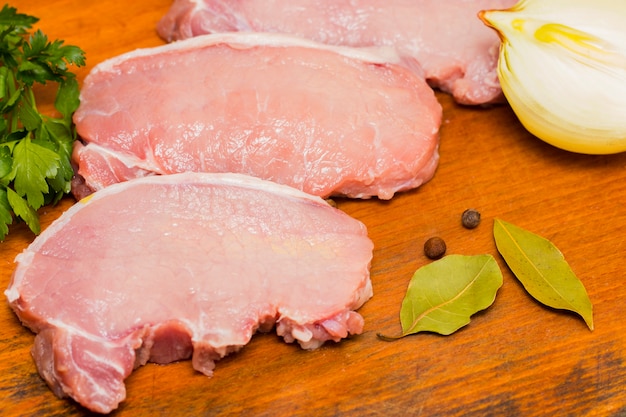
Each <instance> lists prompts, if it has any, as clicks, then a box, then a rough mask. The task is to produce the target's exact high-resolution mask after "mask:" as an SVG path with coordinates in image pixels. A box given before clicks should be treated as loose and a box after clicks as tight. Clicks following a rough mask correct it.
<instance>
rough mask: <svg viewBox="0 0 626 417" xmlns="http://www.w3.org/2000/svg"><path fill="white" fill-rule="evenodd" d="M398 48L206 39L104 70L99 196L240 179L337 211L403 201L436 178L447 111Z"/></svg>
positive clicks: (94, 132) (88, 119) (94, 98)
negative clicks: (155, 183)
mask: <svg viewBox="0 0 626 417" xmlns="http://www.w3.org/2000/svg"><path fill="white" fill-rule="evenodd" d="M400 60H401V58H400V57H399V56H398V55H397V53H396V52H395V50H393V48H366V49H356V48H347V47H336V46H329V45H324V44H319V43H316V42H313V41H309V40H305V39H301V38H297V37H293V36H286V35H283V34H260V33H227V34H217V35H204V36H200V37H196V38H193V39H189V40H185V41H179V42H174V43H172V44H167V45H163V46H159V47H156V48H152V49H145V50H138V51H133V52H130V53H128V54H124V55H122V56H119V57H116V58H113V59H111V60H108V61H105V62H103V63H101V64H99V65H97V66H96V67H95V68H94V69H93V70H92V71H91V72H90V74H89V75H88V76H87V77H86V79H85V82H84V85H83V88H82V90H81V104H80V107H79V108H78V110H77V111H76V113H75V115H74V120H75V122H76V127H77V130H78V133H79V135H80V137H81V139H82V141H83V142H84V143H85V145H84V146H83V145H80V144H78V145H77V146H76V148H75V152H74V161H75V163H76V164H77V165H78V169H79V171H78V172H79V174H80V175H81V176H82V177H83V178H84V179H85V181H86V185H87V187H88V188H89V189H92V190H97V189H100V188H103V187H105V186H107V185H110V184H112V183H116V182H119V181H124V180H128V179H131V178H135V177H139V176H145V175H151V174H169V173H176V172H183V171H204V172H238V173H243V174H247V175H253V176H257V177H260V178H263V179H268V180H272V181H275V182H279V183H283V184H287V185H291V186H293V187H295V188H298V189H301V190H303V191H305V192H307V193H310V194H314V195H319V196H322V197H328V196H330V195H345V196H348V197H355V198H369V197H372V196H377V197H379V198H382V199H389V198H391V197H392V196H393V195H394V193H395V192H397V191H403V190H408V189H412V188H415V187H418V186H419V185H421V184H422V183H424V182H425V181H428V180H429V179H430V178H431V177H432V176H433V174H434V172H435V169H436V167H437V163H438V160H439V155H438V143H439V127H440V124H441V116H442V109H441V106H440V105H439V103H438V102H437V100H436V97H435V95H434V93H433V91H432V90H431V89H430V88H429V87H428V85H427V84H426V83H425V81H424V80H423V79H422V78H421V77H419V76H418V75H416V74H415V73H414V72H412V71H410V70H409V69H407V68H406V67H404V66H401V65H398V63H399V62H400Z"/></svg>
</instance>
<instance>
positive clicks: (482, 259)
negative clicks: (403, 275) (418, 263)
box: [379, 255, 502, 340]
mask: <svg viewBox="0 0 626 417" xmlns="http://www.w3.org/2000/svg"><path fill="white" fill-rule="evenodd" d="M501 286H502V273H501V271H500V268H499V267H498V264H497V262H496V261H495V259H494V258H493V256H491V255H474V256H466V255H448V256H445V257H443V258H441V259H439V260H437V261H434V262H432V263H430V264H428V265H426V266H423V267H421V268H420V269H418V270H417V271H416V272H415V274H414V275H413V277H412V278H411V281H410V282H409V286H408V289H407V292H406V295H405V297H404V300H403V301H402V307H401V310H400V322H401V324H402V335H400V336H396V337H388V336H383V335H380V334H379V337H381V338H382V339H385V340H393V339H397V338H400V337H404V336H407V335H409V334H414V333H418V332H435V333H439V334H442V335H449V334H451V333H454V332H455V331H457V330H458V329H460V328H461V327H463V326H465V325H467V324H468V323H469V322H470V317H471V316H472V315H473V314H475V313H477V312H479V311H481V310H484V309H486V308H487V307H489V306H490V305H491V304H493V302H494V300H495V297H496V293H497V291H498V289H499V288H500V287H501Z"/></svg>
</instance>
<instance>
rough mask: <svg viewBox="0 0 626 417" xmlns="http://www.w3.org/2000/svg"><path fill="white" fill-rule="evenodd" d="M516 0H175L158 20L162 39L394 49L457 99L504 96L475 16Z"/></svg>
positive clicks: (492, 52)
mask: <svg viewBox="0 0 626 417" xmlns="http://www.w3.org/2000/svg"><path fill="white" fill-rule="evenodd" d="M516 2H517V1H516V0H387V1H380V0H357V1H327V2H321V3H320V2H319V1H315V0H174V3H173V4H172V6H171V8H170V10H169V11H168V13H167V14H166V15H165V16H164V17H163V18H162V19H161V21H160V22H159V23H158V25H157V30H158V32H159V34H160V36H161V37H162V38H163V39H165V40H167V41H172V40H180V39H186V38H189V37H193V36H197V35H201V34H206V33H214V32H228V31H259V32H282V33H290V34H294V35H298V36H303V37H306V38H308V39H313V40H316V41H318V42H325V43H328V44H333V45H347V46H373V45H379V46H380V45H387V46H395V47H396V48H398V50H399V51H400V53H401V54H402V55H404V56H406V57H411V58H413V59H416V60H417V61H418V62H419V64H421V66H422V67H423V71H424V76H425V77H426V79H427V80H428V82H429V83H430V84H431V85H432V86H433V87H437V88H440V89H441V90H443V91H446V92H448V93H451V94H452V95H453V96H454V98H455V100H457V101H458V102H459V103H462V104H484V103H489V102H493V101H500V100H503V96H502V94H501V90H500V84H499V82H498V79H497V75H496V64H497V60H498V48H499V45H500V41H499V39H498V37H497V35H496V33H495V32H494V31H492V30H491V29H489V28H487V27H486V26H485V25H484V24H483V23H482V22H481V21H480V20H479V19H478V16H477V14H478V12H479V11H480V10H484V9H504V8H509V7H512V6H513V5H514V4H515V3H516Z"/></svg>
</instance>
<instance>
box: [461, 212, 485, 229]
mask: <svg viewBox="0 0 626 417" xmlns="http://www.w3.org/2000/svg"><path fill="white" fill-rule="evenodd" d="M461 223H462V224H463V227H465V228H466V229H473V228H475V227H476V226H478V224H479V223H480V212H478V211H477V210H474V209H467V210H465V211H464V212H463V215H462V216H461Z"/></svg>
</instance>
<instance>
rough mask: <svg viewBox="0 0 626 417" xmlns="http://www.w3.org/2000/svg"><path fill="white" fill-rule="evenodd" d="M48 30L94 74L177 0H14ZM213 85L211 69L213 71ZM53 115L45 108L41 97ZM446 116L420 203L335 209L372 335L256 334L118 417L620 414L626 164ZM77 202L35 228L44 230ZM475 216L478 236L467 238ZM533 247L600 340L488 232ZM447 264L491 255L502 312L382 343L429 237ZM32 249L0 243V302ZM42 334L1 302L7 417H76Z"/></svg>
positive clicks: (128, 405) (456, 110)
mask: <svg viewBox="0 0 626 417" xmlns="http://www.w3.org/2000/svg"><path fill="white" fill-rule="evenodd" d="M11 5H13V6H15V7H17V8H18V10H19V11H21V12H24V13H29V14H32V15H35V16H38V17H39V18H40V19H41V20H40V22H39V23H38V24H37V27H39V28H41V29H43V30H44V32H45V33H46V34H48V35H49V37H50V38H61V39H64V40H65V41H66V43H70V44H74V45H79V46H81V47H82V48H83V49H84V50H85V51H86V54H87V66H86V67H85V68H81V69H79V70H77V74H78V77H79V80H80V81H82V79H83V78H84V76H85V75H86V74H87V72H88V71H89V69H90V68H92V67H93V66H94V65H95V64H97V63H98V62H100V61H102V60H104V59H106V58H108V57H111V56H114V55H117V54H120V53H123V52H126V51H129V50H132V49H135V48H138V47H148V46H154V45H159V44H162V43H163V42H162V40H161V39H159V38H158V37H157V35H156V32H155V24H156V22H157V21H158V20H159V18H160V17H161V16H162V15H163V14H164V13H165V12H166V10H167V9H168V7H169V5H170V0H153V1H150V2H148V1H147V0H135V1H126V2H117V1H113V0H100V1H97V2H85V1H82V0H49V1H45V2H44V1H33V0H20V1H14V2H12V3H11ZM208 70H210V69H208ZM43 96H44V97H43V99H42V100H43V102H44V103H45V102H46V98H47V99H48V100H47V103H48V104H50V103H51V97H46V96H45V92H44V93H43ZM438 98H439V99H440V100H441V102H442V105H443V106H444V123H443V126H442V129H441V148H440V150H441V162H440V166H439V168H438V171H437V173H436V175H435V177H434V179H433V180H432V181H431V182H429V183H427V184H426V185H424V186H422V187H421V188H419V189H418V190H415V191H412V192H407V193H403V194H401V195H398V196H397V197H395V198H394V199H393V200H391V201H388V202H382V201H378V200H370V201H346V200H339V201H338V204H339V208H341V209H342V210H345V211H346V212H347V213H349V214H350V215H352V216H354V217H355V218H357V219H359V220H361V221H362V222H364V223H365V224H366V225H367V227H368V229H369V234H370V237H371V239H372V240H373V241H374V244H375V251H374V260H373V263H372V270H371V276H372V281H373V287H374V297H373V298H372V299H371V300H370V301H369V302H367V303H366V304H365V306H363V307H362V308H361V310H360V313H361V314H362V315H363V317H364V318H365V331H364V333H363V334H362V335H360V336H357V337H353V338H351V339H349V340H346V341H343V342H341V343H339V344H328V345H325V346H323V347H322V348H320V349H319V350H316V351H312V352H308V351H304V350H301V349H300V348H299V347H298V346H297V345H289V344H285V343H283V342H282V340H281V339H280V338H278V337H277V336H276V335H275V334H272V333H270V334H263V335H257V336H255V337H254V338H253V340H252V341H251V343H250V344H249V345H247V346H246V347H244V348H243V349H242V350H241V351H240V352H238V353H236V354H232V355H230V356H229V357H227V358H225V359H223V360H221V361H219V362H218V363H217V368H216V370H215V375H214V377H212V378H208V377H206V376H203V375H201V374H200V373H198V372H195V371H194V370H193V369H192V367H191V363H190V362H188V361H183V362H179V363H173V364H169V365H154V364H148V365H146V366H144V367H142V368H140V369H137V370H136V371H134V372H133V374H132V375H131V376H130V377H129V378H128V379H127V391H128V392H127V399H126V401H125V402H123V403H122V404H121V406H120V408H119V409H118V410H117V411H115V412H113V413H112V415H115V416H161V415H163V416H166V415H167V416H173V415H181V416H225V415H240V416H282V415H285V416H343V415H355V416H356V415H359V416H405V415H413V416H446V417H449V416H610V417H618V416H626V390H625V389H624V385H625V384H626V362H625V361H626V319H625V318H624V314H625V313H624V310H625V309H624V297H625V296H626V285H624V281H625V270H626V266H625V265H624V253H625V252H626V205H625V204H624V203H625V201H626V154H619V155H612V156H587V155H578V154H572V153H568V152H565V151H561V150H559V149H556V148H553V147H551V146H550V145H547V144H545V143H543V142H541V141H539V140H537V139H536V138H534V137H533V136H531V135H530V134H528V133H527V132H526V131H525V130H524V129H523V128H522V126H521V125H520V124H519V122H518V121H517V119H516V117H515V115H514V114H513V113H512V111H511V110H510V108H509V107H508V106H506V105H502V106H497V107H492V108H467V107H461V106H459V105H456V104H454V103H453V102H452V101H451V99H450V97H448V96H447V95H444V94H438ZM73 203H74V201H73V200H72V199H71V198H66V199H64V200H63V201H62V202H61V203H60V204H59V205H58V206H56V207H45V208H43V209H42V210H41V211H40V213H41V218H42V223H43V227H45V226H47V225H48V224H49V223H50V222H51V221H53V220H54V219H55V218H56V217H58V216H59V214H60V213H61V212H62V211H64V210H66V209H67V208H68V207H69V206H70V205H72V204H73ZM468 207H474V208H476V209H478V210H479V211H480V212H481V213H482V223H481V224H480V226H479V227H478V228H476V229H474V230H466V229H464V228H463V227H462V226H461V223H460V216H461V213H462V212H463V210H465V209H466V208H468ZM496 217H497V218H501V219H503V220H506V221H509V222H512V223H514V224H516V225H518V226H521V227H523V228H526V229H528V230H531V231H533V232H535V233H537V234H540V235H542V236H544V237H546V238H548V239H550V240H551V241H552V242H553V243H555V244H556V245H557V246H558V247H559V248H560V249H561V251H562V252H563V253H564V255H565V257H566V259H567V260H568V261H569V263H570V265H571V266H572V268H573V270H574V271H575V273H576V274H577V275H578V277H579V278H580V279H581V280H582V281H583V283H584V285H585V286H586V288H587V291H588V293H589V296H590V298H591V300H592V302H593V305H594V319H595V330H594V331H593V332H592V331H590V330H589V329H588V328H587V327H586V325H585V323H584V322H583V321H582V320H581V319H580V318H579V317H577V316H575V315H573V314H569V313H566V312H562V311H556V310H552V309H549V308H546V307H543V306H541V305H539V304H538V303H536V302H534V301H533V300H532V299H531V298H530V297H529V296H528V294H526V292H525V291H524V289H523V287H522V286H521V285H520V284H519V283H518V282H517V281H516V280H515V278H514V277H513V275H512V274H511V272H510V271H509V270H508V269H507V267H506V264H505V263H504V261H503V260H502V259H501V258H500V257H499V256H498V254H497V252H496V249H495V245H494V242H493V237H492V227H493V220H494V218H496ZM435 235H437V236H440V237H442V238H444V239H445V241H446V242H447V245H448V253H457V254H466V255H471V254H482V253H489V254H492V255H494V256H495V257H496V259H497V260H498V263H499V265H500V267H501V269H502V271H503V274H504V285H503V287H502V288H501V289H500V291H499V293H498V295H497V298H496V301H495V303H494V304H493V305H492V306H491V307H490V308H489V309H487V310H486V311H484V312H481V313H479V314H477V315H475V316H474V317H473V319H472V322H471V323H470V324H469V325H468V326H466V327H464V328H463V329H461V330H460V331H458V332H457V333H455V334H453V335H451V336H439V335H435V334H418V335H415V336H411V337H407V338H404V339H402V340H398V341H395V342H384V341H381V340H379V339H378V338H377V337H376V333H377V332H383V333H387V334H390V333H395V332H398V331H399V329H400V324H399V316H398V314H399V310H400V303H401V301H402V298H403V296H404V293H405V291H406V287H407V284H408V282H409V279H410V278H411V276H412V274H413V272H414V271H415V270H416V269H417V268H419V267H420V266H423V265H425V264H427V263H428V262H429V260H428V259H426V257H425V256H424V255H423V251H422V247H423V243H424V241H425V240H426V239H428V238H429V237H431V236H435ZM33 239H34V236H33V235H32V234H31V233H30V232H29V231H28V229H27V228H26V227H25V226H24V225H23V224H15V225H13V226H12V227H11V228H10V234H9V235H8V237H7V238H6V240H5V241H4V242H2V243H0V248H1V257H0V287H2V289H4V288H6V286H7V285H8V283H9V280H10V278H11V274H12V272H13V268H14V264H13V259H14V257H15V256H16V254H18V253H19V252H20V251H22V250H23V249H24V248H25V247H26V246H27V245H28V244H29V243H30V242H31V241H32V240H33ZM32 343H33V334H32V333H30V332H29V331H28V330H27V329H26V328H24V327H22V326H21V325H20V323H19V321H18V319H17V318H16V316H15V315H14V314H13V312H12V311H11V310H10V308H9V306H8V305H7V303H6V301H5V302H2V303H1V305H0V415H2V416H31V415H37V416H83V415H89V413H88V412H87V411H86V410H85V409H84V408H81V407H80V406H78V405H77V404H76V403H75V402H73V401H72V400H68V399H58V398H56V397H55V396H54V395H53V394H52V392H51V391H50V390H49V389H48V387H47V386H46V384H45V383H44V382H43V380H42V379H41V378H40V377H39V375H38V373H37V370H36V368H35V365H34V363H33V361H32V358H31V356H30V352H29V351H30V347H31V345H32Z"/></svg>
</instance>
